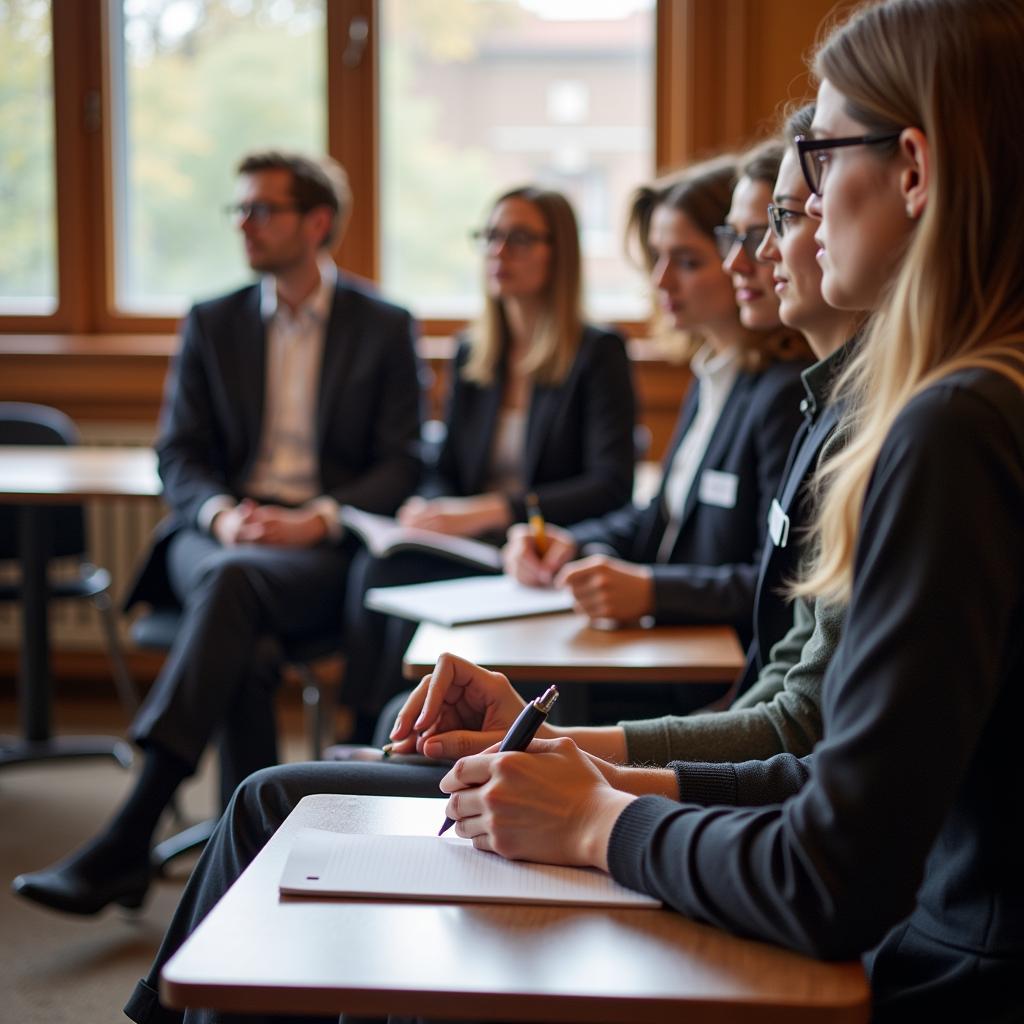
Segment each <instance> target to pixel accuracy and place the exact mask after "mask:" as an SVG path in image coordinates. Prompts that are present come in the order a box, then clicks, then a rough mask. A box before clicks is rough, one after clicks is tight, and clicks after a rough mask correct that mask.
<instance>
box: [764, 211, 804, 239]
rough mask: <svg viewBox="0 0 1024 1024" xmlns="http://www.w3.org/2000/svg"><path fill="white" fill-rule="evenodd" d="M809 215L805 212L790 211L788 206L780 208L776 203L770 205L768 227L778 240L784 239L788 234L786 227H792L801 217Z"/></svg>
mask: <svg viewBox="0 0 1024 1024" xmlns="http://www.w3.org/2000/svg"><path fill="white" fill-rule="evenodd" d="M806 216H807V214H806V213H804V211H803V210H790V209H789V208H788V207H786V206H778V205H777V204H776V203H769V204H768V226H769V227H770V228H771V229H772V234H773V235H774V236H775V237H776V238H782V236H783V235H784V234H785V233H786V225H787V224H789V225H792V224H793V223H794V222H795V221H798V220H799V219H800V218H801V217H806Z"/></svg>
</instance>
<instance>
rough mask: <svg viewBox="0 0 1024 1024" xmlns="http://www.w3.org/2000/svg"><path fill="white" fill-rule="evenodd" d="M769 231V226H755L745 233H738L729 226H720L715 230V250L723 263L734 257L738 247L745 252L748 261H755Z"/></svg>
mask: <svg viewBox="0 0 1024 1024" xmlns="http://www.w3.org/2000/svg"><path fill="white" fill-rule="evenodd" d="M767 231H768V225H767V224H755V225H753V226H752V227H749V228H747V230H746V231H743V232H740V231H737V230H736V229H735V228H733V227H730V226H729V225H728V224H719V225H718V227H716V228H715V248H716V249H718V255H719V256H720V257H721V259H722V261H723V262H724V261H725V260H727V259H728V258H729V257H730V256H731V255H732V252H733V250H734V249H735V248H736V246H737V245H738V246H739V247H740V248H741V249H742V250H743V254H744V256H746V257H747V259H748V260H751V261H755V260H756V259H757V250H758V247H759V246H760V245H761V242H763V241H764V236H765V234H766V232H767Z"/></svg>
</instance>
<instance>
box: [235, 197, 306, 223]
mask: <svg viewBox="0 0 1024 1024" xmlns="http://www.w3.org/2000/svg"><path fill="white" fill-rule="evenodd" d="M224 212H225V213H226V214H227V215H228V216H229V217H231V218H232V220H234V222H235V223H236V224H243V223H244V222H245V221H247V220H248V221H251V222H252V223H253V224H256V225H258V226H260V227H262V226H263V225H264V224H269V223H270V219H271V218H272V217H276V216H277V214H279V213H295V212H302V207H301V206H299V205H298V204H297V203H271V202H268V201H265V200H261V199H258V200H256V201H255V202H252V203H229V204H228V205H227V206H225V207H224Z"/></svg>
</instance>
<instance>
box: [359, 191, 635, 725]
mask: <svg viewBox="0 0 1024 1024" xmlns="http://www.w3.org/2000/svg"><path fill="white" fill-rule="evenodd" d="M474 237H475V239H476V240H477V241H478V242H479V244H480V246H481V250H482V252H483V255H484V268H483V270H484V312H483V315H482V316H481V317H480V319H479V321H478V322H477V323H476V324H475V325H474V326H473V327H472V328H470V330H468V331H467V332H466V333H465V334H464V335H463V336H462V337H461V338H460V342H459V347H458V351H457V353H456V356H455V359H454V361H453V366H452V380H451V389H450V393H449V398H448V403H447V416H446V427H447V432H446V437H445V441H444V444H443V447H442V449H441V452H440V456H439V458H438V460H437V464H436V467H432V468H431V470H430V471H429V472H428V474H427V478H426V480H425V482H424V485H423V487H422V488H421V490H420V493H419V494H418V495H417V496H416V497H414V498H411V499H409V500H408V501H407V502H406V503H405V505H403V506H402V508H401V509H400V510H399V512H398V520H399V522H400V523H402V524H403V525H406V526H410V527H418V528H421V529H427V530H437V531H439V532H442V533H447V534H455V535H459V536H472V537H480V538H483V539H486V540H493V541H495V542H500V541H501V540H502V539H503V538H504V535H505V531H506V530H507V528H508V527H509V526H510V525H511V524H512V523H516V522H521V521H523V520H524V519H525V517H526V509H525V496H526V495H527V494H528V493H530V492H532V493H534V494H535V495H536V496H537V501H538V503H539V505H540V507H541V509H542V511H543V513H544V516H545V517H546V519H547V520H548V521H550V522H552V523H556V524H570V523H573V522H576V521H578V520H580V519H585V518H588V517H590V516H595V515H601V514H603V513H605V512H608V511H610V510H612V509H615V508H618V507H619V506H621V505H622V504H624V503H625V502H627V501H628V500H629V498H630V495H631V493H632V487H633V458H634V455H633V426H634V399H633V387H632V375H631V371H630V363H629V358H628V356H627V354H626V349H625V345H624V343H623V340H622V338H621V337H620V336H619V335H618V334H616V333H614V332H612V331H608V330H603V329H599V328H597V327H592V326H590V325H588V324H585V323H584V322H583V319H582V314H581V311H580V294H581V271H580V250H579V236H578V230H577V225H576V217H575V215H574V213H573V210H572V207H571V206H570V205H569V202H568V201H567V200H566V199H565V197H564V196H563V195H561V194H560V193H558V192H554V191H551V190H547V189H542V188H539V187H525V188H519V189H515V190H513V191H511V192H507V193H505V194H504V195H502V196H500V197H499V198H498V199H497V201H496V202H495V204H494V207H493V208H492V210H491V213H490V215H489V217H488V219H487V223H486V225H485V227H483V228H482V229H480V230H479V231H477V232H475V233H474ZM471 571H472V570H469V569H467V567H466V566H465V565H463V564H461V563H454V562H451V561H449V560H446V559H444V558H443V557H433V556H431V555H425V554H420V553H411V554H410V553H406V554H400V555H393V556H391V557H389V558H385V559H377V558H374V557H373V556H371V555H370V554H369V553H368V552H366V551H363V552H361V553H360V554H359V555H358V556H357V558H356V560H355V562H354V564H353V567H352V570H351V573H350V577H349V585H348V598H347V602H346V635H347V638H348V658H347V667H346V673H345V683H344V689H343V696H342V700H343V701H344V702H345V703H346V704H348V705H349V706H350V707H352V708H353V709H354V710H355V712H356V725H355V730H354V732H355V735H354V738H356V739H359V740H364V739H368V738H369V734H370V732H371V730H372V723H373V721H375V719H376V713H377V711H379V709H380V707H381V705H382V703H383V702H384V701H385V700H386V699H387V698H388V697H389V696H391V695H392V694H393V693H394V692H396V690H397V689H398V688H399V687H400V686H401V684H402V677H401V671H400V669H401V657H402V654H403V653H404V651H405V648H406V647H407V646H408V642H409V640H410V638H411V634H412V631H413V628H414V624H411V623H408V622H406V621H404V620H400V619H395V618H393V617H391V616H386V615H382V614H380V613H378V612H372V611H369V610H368V609H366V608H364V606H363V598H364V595H365V593H366V591H367V590H368V589H369V588H370V587H376V586H393V585H396V584H402V583H414V582H424V581H427V580H436V579H445V578H450V577H456V576H465V575H468V574H469V573H470V572H471Z"/></svg>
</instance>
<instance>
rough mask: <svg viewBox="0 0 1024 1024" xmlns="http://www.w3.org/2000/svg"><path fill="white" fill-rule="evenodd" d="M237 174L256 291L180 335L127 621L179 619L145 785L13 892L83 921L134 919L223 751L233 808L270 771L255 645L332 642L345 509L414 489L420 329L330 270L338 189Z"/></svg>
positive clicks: (302, 179) (226, 301) (328, 169)
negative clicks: (243, 789)
mask: <svg viewBox="0 0 1024 1024" xmlns="http://www.w3.org/2000/svg"><path fill="white" fill-rule="evenodd" d="M238 173H239V181H240V189H239V197H238V202H237V203H236V205H235V206H234V208H233V209H234V213H235V215H236V218H237V222H238V225H239V228H240V230H241V233H242V236H243V239H244V243H245V252H246V257H247V260H248V262H249V265H250V266H251V267H252V269H253V270H255V271H257V272H258V273H260V274H261V275H262V279H261V281H260V282H259V283H258V284H256V285H251V286H249V287H247V288H243V289H241V290H240V291H236V292H234V293H232V294H230V295H227V296H224V297H221V298H217V299H213V300H211V301H208V302H203V303H200V304H198V305H197V306H195V307H194V308H193V309H192V311H191V312H190V313H189V315H188V317H187V319H186V321H185V324H184V329H183V335H182V345H181V351H180V353H179V355H178V358H177V360H176V362H175V366H174V369H173V372H172V374H171V376H170V378H169V382H168V388H167V394H166V398H165V403H164V410H163V414H162V418H161V429H160V434H159V438H158V441H157V445H156V448H157V453H158V456H159V468H160V476H161V479H162V480H163V484H164V497H165V499H166V500H167V503H168V504H169V505H170V508H171V516H170V518H169V519H168V520H167V521H165V523H163V524H161V527H160V528H159V529H158V532H157V537H156V540H155V544H154V547H153V550H152V552H151V554H150V557H149V559H148V561H147V563H146V564H145V566H144V568H143V570H142V572H141V574H140V577H139V579H138V581H137V583H136V585H135V586H134V588H133V590H132V593H131V595H130V597H129V602H128V603H129V604H131V603H133V602H135V601H148V602H150V603H152V604H155V605H164V604H167V603H177V604H179V605H180V607H181V609H182V621H181V627H180V629H179V631H178V635H177V637H176V639H175V642H174V645H173V647H172V649H171V651H170V653H169V655H168V657H167V660H166V662H165V664H164V667H163V669H162V671H161V672H160V675H159V677H158V678H157V680H156V683H155V685H154V686H153V688H152V690H151V692H150V694H149V696H148V697H147V699H146V702H145V703H144V705H143V707H142V708H141V710H140V712H139V714H138V716H137V718H136V720H135V722H134V723H133V726H132V737H133V739H134V740H135V741H136V742H137V743H138V744H139V746H140V747H141V748H142V749H143V751H144V753H145V758H144V762H143V768H142V772H141V775H140V776H139V778H138V781H137V784H136V786H135V788H134V790H133V791H132V792H131V793H130V794H129V797H128V800H127V802H126V803H125V805H124V806H123V807H122V808H121V810H120V811H119V812H118V813H117V814H116V816H115V818H114V820H113V821H112V822H111V823H110V824H109V825H108V827H107V828H106V829H105V830H104V831H103V832H102V833H101V834H100V835H99V836H98V837H96V838H95V839H94V840H92V842H90V843H89V844H88V845H87V846H86V847H85V848H83V849H82V850H80V851H78V852H76V853H75V854H73V855H72V856H71V857H69V858H67V859H66V860H65V861H63V862H62V863H61V864H58V865H56V866H55V867H54V868H51V869H49V870H46V871H41V872H36V873H34V874H29V875H22V876H20V877H19V878H18V879H16V880H15V889H16V891H18V892H19V893H20V894H21V895H23V896H25V897H27V898H29V899H33V900H36V901H37V902H40V903H44V904H46V905H48V906H51V907H54V908H56V909H60V910H65V911H68V912H72V913H95V912H96V911H97V910H99V909H100V908H101V907H103V906H105V905H106V904H107V903H110V902H119V903H122V904H124V905H137V904H138V902H139V901H140V900H141V898H142V896H143V894H144V893H145V889H146V887H147V885H148V881H149V846H150V842H151V839H152V834H153V831H154V829H155V827H156V824H157V822H158V820H159V817H160V814H161V812H162V811H163V809H164V808H165V807H166V806H167V804H168V803H169V802H170V800H171V798H172V796H173V794H174V792H175V790H176V789H177V787H178V785H179V784H180V783H181V782H182V781H183V780H184V779H185V778H186V777H187V776H188V775H190V774H192V772H193V771H194V770H195V767H196V764H197V762H198V759H199V756H200V754H201V753H202V751H203V749H204V748H205V746H206V744H207V742H208V741H209V739H210V738H211V737H212V736H213V735H214V733H215V732H217V731H218V730H219V732H220V738H221V742H222V752H223V754H224V757H223V758H222V771H223V772H224V773H225V775H226V778H225V780H224V784H223V788H224V789H225V790H226V791H227V792H228V793H230V791H231V790H232V789H233V788H234V785H235V784H236V783H237V782H238V781H240V780H241V779H242V778H244V777H245V776H246V775H248V774H249V773H250V772H251V771H254V770H255V769H257V768H260V767H265V766H267V765H269V764H273V763H274V762H275V761H276V742H275V728H274V715H273V705H272V693H273V688H274V685H275V683H276V672H273V671H271V669H272V668H273V666H272V665H269V664H268V663H267V662H266V660H265V657H264V655H263V653H262V649H261V645H260V644H259V643H258V641H259V640H260V639H261V638H263V637H266V636H268V635H270V636H274V637H279V638H284V639H289V638H292V637H300V636H302V635H304V634H309V633H313V634H315V633H317V632H318V631H322V630H326V629H330V628H336V623H337V622H338V621H340V616H341V606H342V602H343V598H344V592H345V580H346V573H347V569H348V564H349V560H350V548H351V545H350V543H349V542H348V541H347V540H346V538H345V537H344V536H343V535H342V531H341V529H340V527H339V525H338V510H339V508H340V506H341V505H342V504H352V505H356V506H358V507H361V508H364V509H367V510H368V511H372V512H379V513H393V512H394V511H395V510H396V509H397V507H398V506H399V505H400V504H401V502H402V501H403V500H404V499H405V498H406V497H407V496H408V495H409V494H410V493H412V490H413V488H414V487H415V485H416V482H417V477H418V465H419V464H418V461H417V458H416V454H415V451H416V440H417V437H418V431H419V386H418V381H417V374H416V361H415V354H414V349H413V323H412V319H411V317H410V316H409V314H408V313H407V312H406V311H404V310H402V309H398V308H396V307H394V306H391V305H388V304H386V303H384V302H382V301H381V300H380V299H378V298H376V297H374V296H372V295H370V294H368V293H367V292H366V291H364V290H363V289H361V288H360V287H358V286H357V285H356V284H355V283H353V282H352V281H350V280H348V279H346V278H344V277H343V276H342V275H341V274H339V273H338V271H337V269H336V267H335V265H334V263H333V262H332V260H331V259H330V252H331V250H332V248H333V247H334V245H335V243H336V242H337V241H338V239H339V237H340V235H341V232H342V230H343V228H344V225H345V221H346V219H347V215H348V212H349V205H350V194H349V191H348V185H347V182H346V180H345V176H344V172H343V171H342V169H341V168H340V167H339V166H338V165H337V164H334V163H333V162H332V161H328V160H313V159H309V158H307V157H303V156H300V155H295V154H283V153H275V152H270V153H257V154H252V155H250V156H248V157H246V158H245V159H244V160H243V161H242V162H241V164H240V165H239V168H238Z"/></svg>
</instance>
